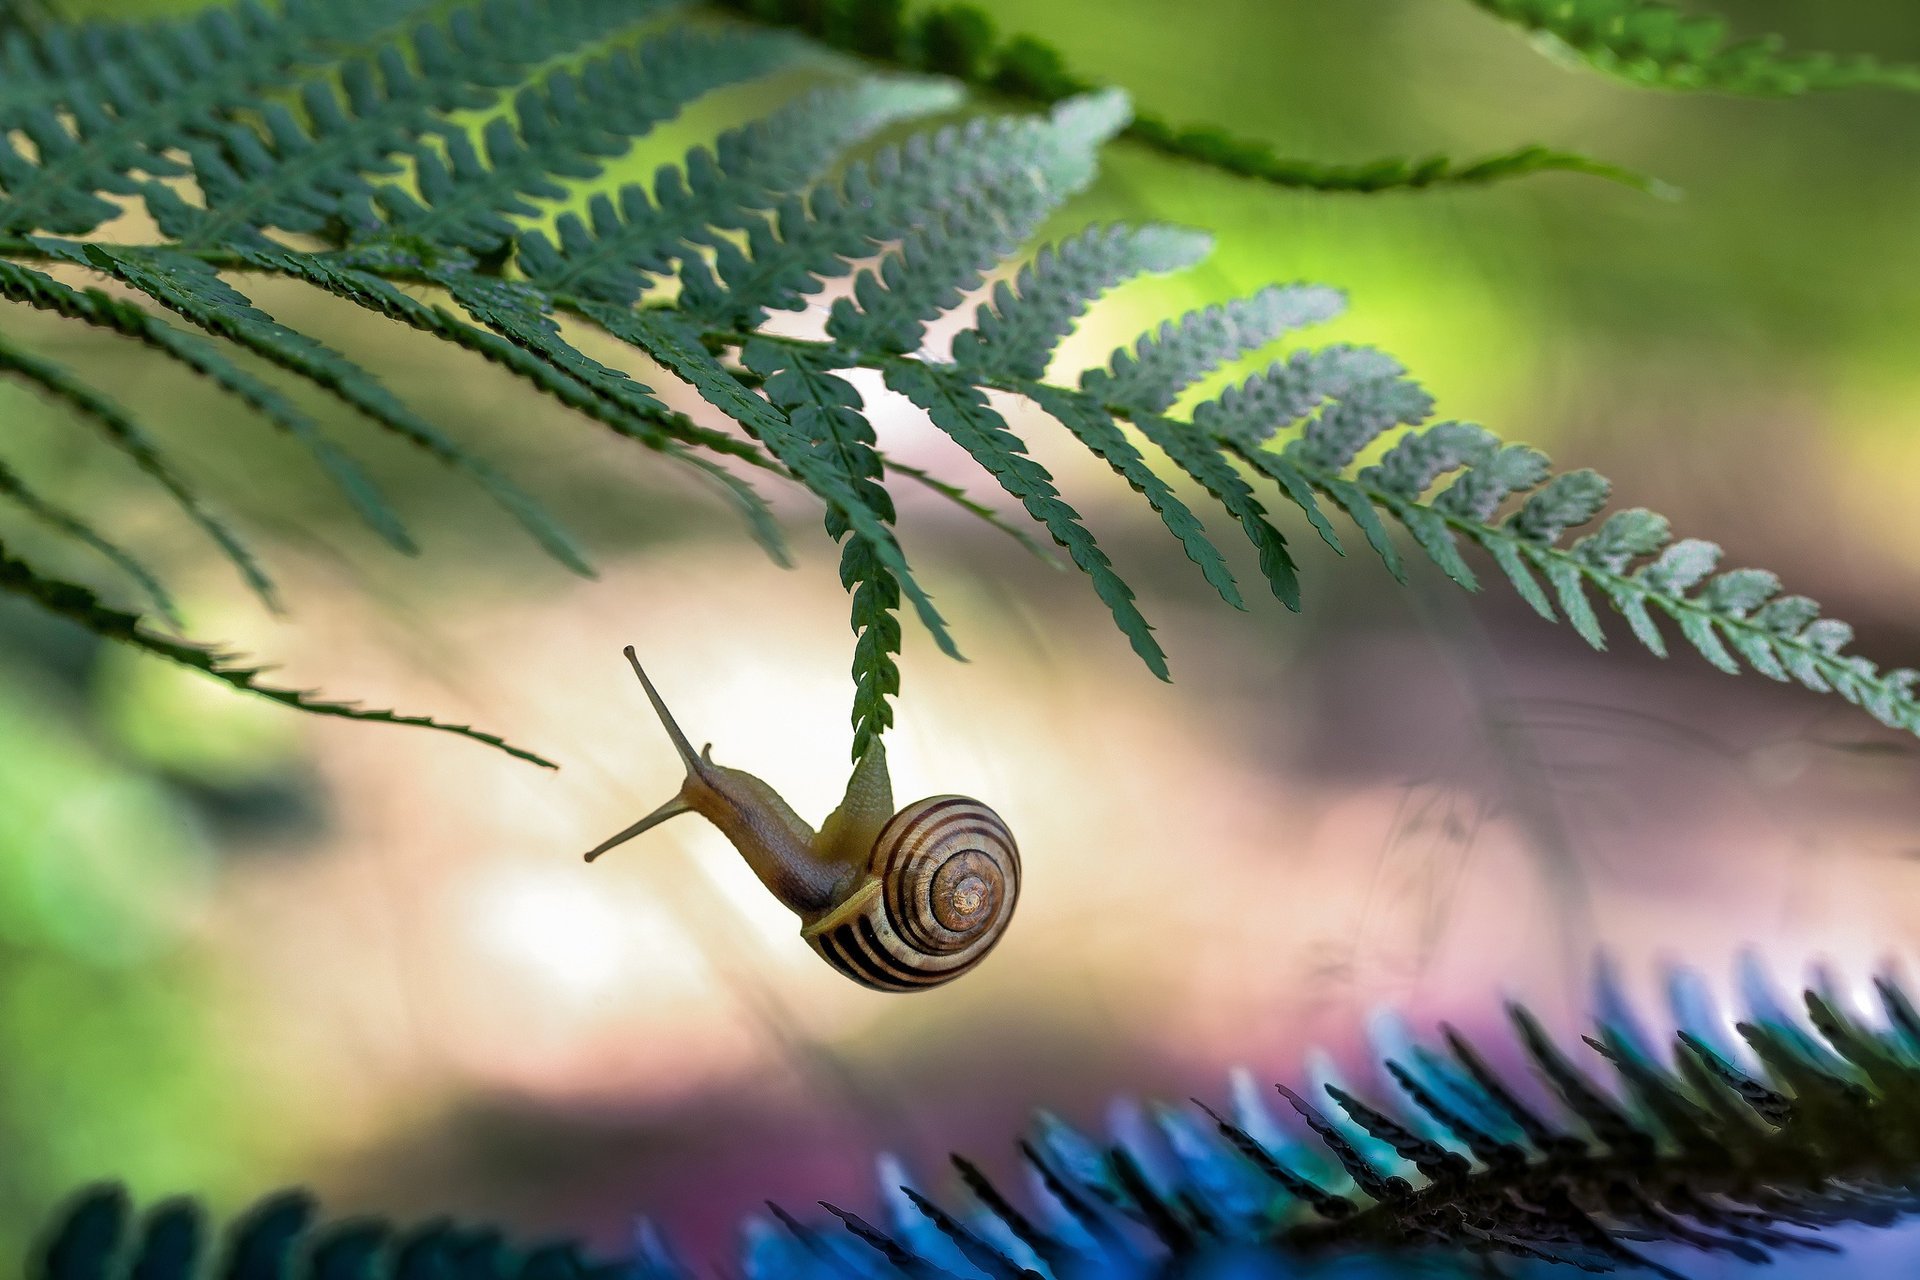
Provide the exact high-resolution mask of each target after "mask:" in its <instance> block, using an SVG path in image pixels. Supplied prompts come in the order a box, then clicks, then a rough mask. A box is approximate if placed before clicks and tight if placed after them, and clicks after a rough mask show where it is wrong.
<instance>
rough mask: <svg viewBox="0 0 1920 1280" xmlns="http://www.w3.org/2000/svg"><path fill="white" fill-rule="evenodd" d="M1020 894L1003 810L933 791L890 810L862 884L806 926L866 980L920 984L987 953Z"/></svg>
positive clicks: (888, 987)
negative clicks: (845, 898)
mask: <svg viewBox="0 0 1920 1280" xmlns="http://www.w3.org/2000/svg"><path fill="white" fill-rule="evenodd" d="M1019 896H1020V851H1019V849H1018V848H1017V847H1016V846H1015V845H1014V842H1013V832H1011V831H1009V830H1008V829H1007V824H1006V823H1005V822H1003V821H1001V819H1000V815H999V814H997V813H995V812H994V811H993V810H991V809H989V808H987V806H985V805H983V804H981V803H980V802H979V801H978V800H973V799H970V798H969V797H967V796H929V797H928V798H927V799H925V800H916V801H914V802H913V803H912V804H910V805H907V806H906V807H905V808H903V809H901V810H900V811H899V812H898V813H896V814H894V815H893V818H892V819H891V820H890V821H889V822H888V823H887V825H886V826H885V827H883V828H881V831H880V835H879V837H878V838H877V839H876V840H875V841H874V843H873V854H872V857H871V860H870V861H869V862H868V865H867V875H866V877H865V879H863V880H862V881H861V884H860V886H859V888H858V889H856V890H855V891H854V893H853V895H852V896H851V897H850V898H848V899H847V901H845V902H843V903H841V904H840V905H839V906H837V907H835V908H834V909H833V910H832V911H830V912H828V913H827V914H826V915H825V916H824V917H822V918H821V919H819V920H817V921H815V922H814V923H813V924H811V925H809V926H808V927H807V928H806V929H805V930H803V931H802V933H803V936H804V937H805V938H806V939H807V941H808V942H809V943H811V944H812V946H813V949H814V950H815V951H818V952H819V953H820V956H821V958H822V959H824V960H825V961H826V962H827V963H828V964H830V965H832V966H833V967H834V968H836V969H838V970H839V971H840V972H841V973H844V974H845V975H846V976H847V977H849V978H852V979H853V980H854V981H855V982H858V983H860V984H861V985H862V986H866V987H872V988H874V989H875V990H877V991H918V990H921V989H922V988H924V987H933V986H938V985H939V984H941V983H943V982H948V981H951V980H952V979H954V978H957V977H959V976H960V975H961V974H963V973H965V972H966V971H967V970H969V969H971V968H973V966H974V965H976V964H978V963H980V961H981V959H982V958H983V957H984V956H985V955H986V954H987V952H989V951H991V950H992V949H993V944H994V943H996V942H998V941H999V940H1000V935H1001V933H1002V932H1004V931H1005V930H1006V927H1007V922H1008V921H1009V920H1011V919H1012V918H1013V908H1014V904H1015V901H1016V900H1017V899H1018V898H1019Z"/></svg>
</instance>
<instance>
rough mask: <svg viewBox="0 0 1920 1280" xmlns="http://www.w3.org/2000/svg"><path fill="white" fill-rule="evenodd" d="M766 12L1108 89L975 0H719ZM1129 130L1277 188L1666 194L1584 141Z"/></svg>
mask: <svg viewBox="0 0 1920 1280" xmlns="http://www.w3.org/2000/svg"><path fill="white" fill-rule="evenodd" d="M718 3H720V4H722V5H724V6H725V7H726V8H729V9H732V10H734V11H735V12H737V13H739V14H741V15H742V16H745V17H749V18H752V19H754V20H755V21H758V22H767V23H778V24H780V25H783V26H790V27H794V28H797V29H798V30H801V31H804V32H806V33H807V34H808V35H810V36H812V37H813V38H815V39H817V40H820V41H823V42H825V43H827V44H829V45H832V46H833V47H835V48H837V49H844V50H846V51H847V52H849V53H854V54H858V55H859V56H861V57H862V58H866V59H868V60H869V61H872V62H876V63H881V64H884V65H886V66H891V67H897V68H900V69H902V70H907V71H920V72H931V73H933V74H936V75H943V76H951V77H953V78H954V79H956V80H959V81H961V82H963V83H965V84H969V85H972V86H974V87H976V88H979V89H985V90H989V91H991V92H993V93H998V94H1004V95H1006V96H1008V97H1013V98H1022V99H1026V100H1028V101H1031V102H1038V103H1042V104H1045V105H1047V106H1052V105H1053V104H1054V103H1056V102H1061V101H1064V100H1065V99H1067V98H1071V97H1074V96H1076V95H1078V94H1083V93H1090V92H1093V91H1095V90H1096V89H1098V88H1100V87H1101V86H1100V85H1099V84H1097V83H1096V82H1094V81H1092V80H1089V79H1087V78H1085V77H1084V76H1081V75H1079V74H1077V73H1076V72H1074V71H1073V70H1072V69H1071V68H1070V67H1069V66H1068V65H1067V60H1066V56H1065V55H1064V54H1062V53H1061V52H1060V50H1058V49H1056V48H1055V47H1054V46H1052V45H1050V44H1047V43H1046V42H1045V41H1043V40H1038V39H1035V38H1034V37H1033V36H1029V35H1012V36H1004V35H1002V34H1001V33H1000V31H999V30H998V29H997V28H996V27H995V26H994V23H993V20H992V19H991V18H989V17H988V16H987V15H986V14H985V13H983V12H982V11H981V10H979V9H977V8H975V7H974V6H972V5H970V4H932V5H914V6H911V7H910V6H909V4H908V0H718ZM1125 136H1126V137H1127V138H1128V139H1129V140H1131V141H1133V142H1136V143H1139V144H1140V145H1142V146H1144V147H1147V148H1148V149H1150V150H1153V151H1157V152H1159V153H1161V154H1162V155H1166V156H1172V157H1174V158H1176V159H1179V160H1185V161H1189V162H1192V163H1195V164H1201V165H1205V166H1207V167H1209V168H1213V169H1219V170H1220V171H1222V172H1224V173H1231V174H1234V175H1236V176H1238V177H1243V178H1252V179H1255V180H1256V181H1260V182H1267V183H1271V184H1273V185H1274V186H1277V187H1292V188H1296V189H1301V190H1308V191H1325V192H1350V193H1358V194H1369V193H1373V192H1380V191H1396V190H1407V191H1418V190H1424V189H1427V188H1434V187H1473V186H1485V185H1487V184H1489V183H1494V182H1504V181H1506V180H1508V179H1512V178H1520V177H1525V176H1526V175H1528V174H1533V173H1552V172H1561V173H1582V174H1586V175H1588V176H1590V177H1596V178H1604V179H1606V180H1608V181H1610V182H1618V183H1621V184H1622V185H1625V186H1629V187H1633V188H1636V189H1638V190H1641V191H1649V192H1654V193H1656V194H1663V195H1664V194H1669V193H1670V191H1671V189H1670V188H1669V187H1667V185H1666V184H1665V183H1662V182H1659V181H1658V180H1656V179H1653V178H1649V177H1647V176H1646V175H1644V174H1640V173H1635V172H1634V171H1632V170H1630V169H1625V168H1622V167H1621V166H1619V165H1614V164H1609V163H1607V162H1606V161H1604V160H1597V159H1595V158H1593V157H1592V156H1587V155H1581V154H1579V153H1578V152H1573V151H1565V150H1561V149H1559V148H1555V147H1544V146H1538V145H1528V146H1522V147H1515V148H1514V149H1512V150H1510V151H1502V152H1498V153H1496V154H1493V155H1488V156H1480V157H1477V158H1475V159H1471V160H1456V159H1452V158H1450V157H1448V156H1440V155H1436V156H1426V157H1422V158H1420V159H1410V158H1407V157H1402V156H1390V157H1386V158H1383V159H1379V160H1371V161H1363V162H1360V163H1357V164H1330V163H1327V162H1324V161H1316V160H1307V159H1302V158H1300V157H1296V156H1283V155H1281V154H1280V153H1278V152H1277V151H1275V150H1274V149H1273V147H1272V146H1271V145H1270V144H1268V143H1265V142H1261V141H1259V140H1257V139H1254V138H1249V137H1245V136H1242V135H1237V134H1235V133H1232V132H1231V131H1229V130H1226V129H1223V128H1220V127H1218V126H1215V125H1188V126H1182V125H1176V124H1174V123H1173V122H1171V121H1169V120H1166V119H1164V118H1162V117H1160V116H1156V115H1151V114H1149V113H1147V112H1144V111H1141V112H1137V113H1135V115H1134V117H1133V119H1132V120H1130V121H1129V122H1128V123H1127V127H1126V130H1125Z"/></svg>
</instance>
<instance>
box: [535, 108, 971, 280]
mask: <svg viewBox="0 0 1920 1280" xmlns="http://www.w3.org/2000/svg"><path fill="white" fill-rule="evenodd" d="M958 100H959V96H958V94H957V93H956V92H955V91H954V90H953V88H952V87H951V86H948V85H942V84H936V83H929V82H920V81H911V80H880V81H867V82H863V83H860V84H856V85H850V86H845V87H841V88H834V89H824V90H821V91H819V92H817V93H815V94H812V95H809V96H808V97H806V98H803V99H801V100H800V101H799V102H797V103H794V104H792V105H791V106H788V107H785V108H783V109H781V110H779V111H777V112H775V113H774V114H773V115H771V116H769V117H768V118H767V119H765V120H761V121H757V122H755V123H753V124H750V125H747V126H745V127H744V128H741V129H735V130H731V131H729V132H728V133H726V134H723V135H722V136H721V137H720V139H719V141H718V142H717V143H716V145H715V149H714V150H713V151H712V152H709V151H707V150H706V149H704V148H701V149H697V150H695V151H694V152H693V153H692V154H691V155H690V156H689V157H688V159H687V166H686V171H685V173H681V172H679V171H677V170H671V169H669V170H667V171H665V172H664V173H662V175H661V176H660V178H659V180H658V181H657V182H656V184H655V191H654V193H653V195H652V196H651V197H649V196H648V194H647V192H646V191H645V190H644V189H643V188H641V187H638V186H628V187H623V188H622V189H621V191H620V193H619V197H618V200H619V203H618V205H617V206H616V204H615V203H614V200H613V199H611V198H609V197H607V196H605V195H598V196H595V197H594V199H593V200H592V201H591V202H590V204H589V208H588V216H589V218H590V221H591V225H589V224H588V223H583V222H582V221H581V220H580V219H579V218H578V217H577V216H576V215H574V214H571V213H566V214H562V215H561V216H560V219H559V221H558V222H557V223H556V225H555V228H554V234H555V235H556V236H557V237H558V244H557V245H556V244H555V243H553V242H552V241H550V240H548V238H547V236H546V235H545V234H544V233H543V232H539V231H530V232H527V233H526V234H525V235H523V236H522V237H521V238H520V242H519V246H518V262H519V265H520V266H521V268H522V269H523V270H524V271H525V272H526V273H527V275H528V277H529V278H531V279H532V280H534V281H535V282H537V283H539V284H540V285H542V286H543V287H545V288H547V289H549V290H551V291H554V292H556V293H571V294H575V295H578V296H580V297H584V298H590V299H593V300H596V301H602V302H613V303H623V304H626V303H631V302H633V300H634V299H635V298H636V297H637V296H638V295H639V294H640V292H641V290H642V289H644V288H645V287H646V284H647V279H648V277H649V276H650V275H654V274H658V273H659V272H662V271H664V270H666V269H667V268H668V267H669V266H670V265H671V264H672V263H673V262H675V261H677V260H681V259H683V258H685V257H686V255H687V254H688V251H689V249H690V248H691V247H692V246H694V245H696V244H707V243H711V244H713V245H715V247H716V248H718V249H720V250H721V252H722V253H723V254H725V253H726V252H727V251H728V250H730V249H733V246H732V242H731V241H729V240H727V239H725V238H724V237H720V236H716V235H715V231H716V229H735V228H739V229H746V230H748V231H750V232H754V231H758V232H760V233H761V234H762V235H765V234H766V228H767V223H766V220H765V218H764V217H763V216H760V215H761V214H762V213H763V211H765V210H767V209H769V208H771V207H772V206H773V205H774V204H775V203H776V202H777V201H778V200H779V199H780V197H781V196H782V194H783V193H786V192H790V191H794V190H796V189H799V188H803V187H805V186H806V185H807V184H808V183H810V182H811V181H813V180H814V179H815V178H816V177H818V176H819V174H820V173H822V172H823V171H824V170H825V169H826V168H827V166H828V165H830V164H831V163H832V161H833V160H834V158H835V157H836V156H838V155H839V154H840V153H841V152H843V151H844V150H845V149H846V148H847V147H849V146H851V145H853V144H854V143H856V142H858V141H860V140H861V139H863V138H865V137H867V136H869V135H870V134H872V133H874V132H875V131H877V130H879V129H881V128H883V127H885V126H886V125H888V124H891V123H893V122H894V121H896V120H902V119H907V118H910V117H912V116H916V115H921V114H925V113H927V112H930V111H937V110H940V109H942V108H946V107H951V106H953V105H954V104H955V103H956V102H957V101H958ZM869 243H870V242H869V241H868V240H866V239H865V238H864V237H861V238H860V239H859V240H858V241H857V242H856V243H852V244H850V245H849V248H848V253H849V254H858V253H860V252H861V251H862V250H864V249H866V248H867V247H868V244H869ZM733 252H734V254H735V255H737V254H738V250H737V249H733ZM723 261H724V258H723ZM688 266H689V269H690V270H693V268H692V264H691V262H689V264H688ZM710 280H711V276H710V275H708V274H705V273H704V268H702V269H700V270H698V271H695V274H694V275H693V276H692V278H691V279H690V280H689V289H690V291H691V293H690V297H694V298H697V297H700V296H703V295H702V294H701V288H700V286H701V283H702V282H703V281H710ZM706 287H707V292H708V294H711V293H712V292H713V290H714V289H715V287H716V286H714V285H712V284H711V283H708V284H707V286H706ZM694 309H695V310H696V311H697V310H699V307H698V306H697V304H696V305H695V306H694Z"/></svg>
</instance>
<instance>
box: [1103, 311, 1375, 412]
mask: <svg viewBox="0 0 1920 1280" xmlns="http://www.w3.org/2000/svg"><path fill="white" fill-rule="evenodd" d="M1345 307H1346V297H1345V295H1343V294H1341V293H1340V292H1339V291H1338V290H1335V289H1327V288H1323V287H1321V286H1319V285H1303V284H1294V285H1277V284H1276V285H1269V286H1267V287H1266V288H1265V289H1262V290H1261V291H1260V292H1259V293H1256V294H1254V295H1253V296H1252V297H1251V298H1240V299H1236V300H1235V301H1233V302H1228V303H1224V304H1222V305H1219V306H1212V307H1205V308H1202V309H1201V310H1198V311H1190V312H1188V313H1187V314H1186V315H1184V316H1181V317H1180V318H1179V319H1178V320H1169V321H1167V322H1166V323H1164V324H1162V325H1161V326H1160V328H1159V329H1158V330H1157V331H1156V332H1154V333H1151V334H1148V335H1147V336H1145V337H1143V338H1141V339H1140V340H1139V342H1137V343H1136V344H1134V347H1133V349H1132V350H1131V351H1127V350H1124V349H1123V350H1121V351H1117V352H1115V353H1114V356H1113V360H1112V362H1111V363H1110V364H1108V366H1107V367H1106V368H1105V369H1092V370H1089V371H1088V372H1087V373H1086V374H1084V375H1082V377H1081V379H1080V385H1081V386H1082V387H1083V388H1084V389H1086V390H1087V391H1090V392H1092V393H1093V394H1095V395H1097V396H1099V397H1100V398H1101V399H1102V400H1103V401H1105V402H1106V403H1108V404H1110V405H1113V406H1115V407H1116V408H1118V409H1120V410H1122V411H1124V412H1128V413H1133V412H1139V413H1165V412H1166V411H1167V410H1168V409H1169V408H1171V407H1172V405H1173V402H1174V401H1175V400H1177V399H1178V398H1179V397H1180V393H1181V392H1182V391H1185V390H1186V389H1187V388H1188V387H1190V386H1192V385H1193V384H1194V383H1196V382H1198V381H1199V380H1200V379H1202V378H1204V377H1206V376H1207V374H1209V373H1211V372H1213V371H1214V370H1215V369H1218V368H1220V367H1221V366H1222V365H1225V364H1227V363H1228V362H1229V361H1232V360H1237V359H1239V358H1240V357H1241V356H1243V355H1246V354H1247V353H1248V352H1250V351H1257V350H1259V349H1260V348H1261V347H1264V346H1266V345H1267V344H1268V343H1270V342H1272V341H1274V340H1275V339H1276V338H1278V337H1280V335H1282V334H1284V333H1286V332H1287V331H1288V330H1291V329H1299V328H1304V327H1305V326H1307V325H1311V324H1321V323H1324V322H1325V321H1328V320H1331V319H1333V318H1334V317H1335V316H1337V315H1339V314H1340V312H1341V311H1342V310H1344V309H1345Z"/></svg>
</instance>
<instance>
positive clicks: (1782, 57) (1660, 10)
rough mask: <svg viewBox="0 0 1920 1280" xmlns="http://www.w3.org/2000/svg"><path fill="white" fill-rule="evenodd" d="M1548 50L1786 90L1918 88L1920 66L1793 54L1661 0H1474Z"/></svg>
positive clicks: (1696, 81) (1661, 73) (1625, 73)
mask: <svg viewBox="0 0 1920 1280" xmlns="http://www.w3.org/2000/svg"><path fill="white" fill-rule="evenodd" d="M1472 3H1474V4H1477V5H1479V6H1480V7H1481V8H1482V9H1485V10H1486V11H1487V12H1488V13H1491V14H1493V15H1494V16H1495V17H1497V18H1501V19H1503V20H1505V21H1506V22H1509V23H1512V24H1513V25H1514V26H1516V27H1519V28H1520V29H1521V30H1523V31H1525V32H1527V33H1528V34H1530V35H1531V36H1532V37H1533V38H1534V40H1535V42H1536V43H1537V44H1539V45H1540V46H1541V47H1542V48H1543V49H1545V50H1547V51H1548V52H1549V53H1552V54H1555V55H1557V56H1559V57H1561V58H1563V59H1565V60H1567V61H1572V62H1584V63H1586V64H1587V65H1589V66H1591V67H1594V68H1596V69H1598V70H1600V71H1604V72H1606V73H1607V74H1609V75H1613V76H1618V77H1619V78H1621V79H1623V80H1628V81H1631V82H1632V83H1634V84H1638V85H1644V86H1647V87H1649V88H1655V89H1683V90H1685V89H1694V90H1705V91H1709V92H1714V93H1737V94H1750V95H1754V96H1762V97H1782V96H1787V95H1792V94H1801V93H1810V92H1815V91H1818V90H1832V89H1862V88H1875V89H1902V90H1907V91H1909V92H1911V91H1914V90H1920V67H1912V66H1897V65H1892V64H1888V63H1884V62H1881V61H1879V60H1878V59H1876V58H1872V57H1869V56H1867V55H1865V54H1834V53H1793V52H1790V51H1788V49H1787V47H1786V42H1785V41H1784V40H1782V39H1781V38H1780V37H1779V36H1774V35H1768V36H1756V37H1753V38H1751V39H1745V40H1741V39H1736V38H1735V37H1734V36H1733V34H1732V32H1731V31H1730V30H1729V27H1728V23H1727V21H1726V19H1724V18H1721V17H1719V16H1717V15H1714V14H1690V13H1686V12H1684V11H1682V10H1680V9H1677V8H1675V7H1674V6H1672V5H1670V4H1664V3H1661V2H1660V0H1472Z"/></svg>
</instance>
